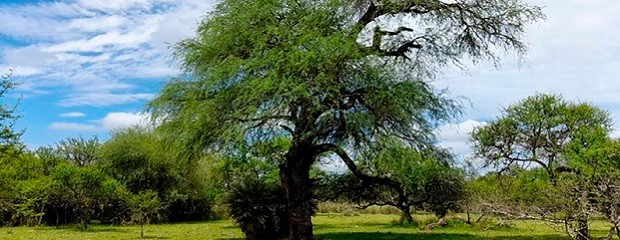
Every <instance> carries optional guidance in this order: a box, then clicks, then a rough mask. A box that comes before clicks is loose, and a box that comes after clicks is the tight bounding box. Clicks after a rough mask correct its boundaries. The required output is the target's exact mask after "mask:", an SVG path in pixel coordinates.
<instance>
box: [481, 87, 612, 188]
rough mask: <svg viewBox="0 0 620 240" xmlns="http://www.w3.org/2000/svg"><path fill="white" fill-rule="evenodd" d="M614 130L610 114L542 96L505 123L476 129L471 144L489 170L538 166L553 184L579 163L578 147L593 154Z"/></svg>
mask: <svg viewBox="0 0 620 240" xmlns="http://www.w3.org/2000/svg"><path fill="white" fill-rule="evenodd" d="M610 131H611V119H610V117H609V114H608V113H607V112H606V111H604V110H602V109H600V108H597V107H595V106H592V105H589V104H587V103H570V102H567V101H565V100H564V99H562V97H561V96H557V95H547V94H540V95H536V96H532V97H528V98H526V99H525V100H522V101H520V102H518V103H516V104H514V105H511V106H510V107H508V108H505V109H504V110H503V113H502V116H501V117H500V118H498V119H497V120H494V121H492V122H490V123H489V124H487V125H484V126H481V127H479V128H477V129H475V130H474V132H473V133H472V139H473V144H474V149H475V155H476V156H477V157H479V158H482V159H484V160H485V161H486V164H487V165H492V166H496V167H501V168H504V169H509V168H510V167H514V166H527V164H536V165H537V166H540V167H542V168H543V169H545V170H546V171H547V172H548V174H549V176H550V178H551V179H552V180H553V179H554V178H555V176H556V175H557V174H558V173H561V172H566V171H570V168H573V167H574V166H573V165H575V164H577V162H575V159H572V158H571V156H570V155H571V152H575V151H576V150H577V149H576V148H578V147H577V146H586V148H588V149H593V148H590V147H589V145H591V144H598V143H597V142H600V140H595V141H593V140H594V138H598V139H601V140H604V139H606V138H607V136H608V134H609V132H610ZM584 144H585V145H584ZM574 155H575V154H573V156H574Z"/></svg>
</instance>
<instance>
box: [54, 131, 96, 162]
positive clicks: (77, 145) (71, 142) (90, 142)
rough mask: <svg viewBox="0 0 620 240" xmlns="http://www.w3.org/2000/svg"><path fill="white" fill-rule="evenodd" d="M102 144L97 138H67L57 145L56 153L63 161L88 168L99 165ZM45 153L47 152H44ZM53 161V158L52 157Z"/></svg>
mask: <svg viewBox="0 0 620 240" xmlns="http://www.w3.org/2000/svg"><path fill="white" fill-rule="evenodd" d="M100 145H101V143H99V139H97V137H93V138H90V139H84V138H82V137H78V138H67V139H65V140H62V141H60V142H58V143H57V144H56V147H55V152H56V154H57V155H58V156H57V157H60V158H62V159H65V160H67V161H69V162H71V163H73V164H75V165H77V166H86V165H92V164H95V163H97V161H98V159H97V155H96V152H97V149H98V148H99V146H100ZM42 151H45V150H42ZM52 159H53V157H52Z"/></svg>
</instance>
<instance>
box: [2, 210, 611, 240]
mask: <svg viewBox="0 0 620 240" xmlns="http://www.w3.org/2000/svg"><path fill="white" fill-rule="evenodd" d="M415 217H416V220H417V222H418V224H413V225H407V226H404V225H399V224H397V223H396V222H397V221H398V218H399V216H398V215H394V214H355V215H349V216H345V215H344V214H336V213H327V214H325V213H322V214H318V215H317V216H316V217H314V219H313V222H314V224H315V234H316V236H317V239H323V240H326V239H333V240H344V239H350V240H353V239H355V240H358V239H369V240H387V239H416V240H424V239H448V240H449V239H454V240H457V239H459V240H469V239H491V240H500V239H503V240H519V239H534V240H535V239H541V240H543V239H550V240H554V239H558V240H559V239H569V238H568V237H566V236H565V234H564V233H562V232H561V230H560V229H559V228H558V229H556V227H553V226H551V225H548V224H546V223H544V222H539V221H517V222H513V223H510V224H506V225H504V224H501V225H497V222H491V221H493V220H489V222H488V224H476V225H467V224H465V223H463V222H462V221H459V220H455V219H454V218H459V217H455V216H453V217H452V218H453V219H452V220H449V221H448V225H447V226H446V227H442V228H437V229H434V230H431V231H425V230H423V227H422V226H423V225H424V224H425V223H427V222H432V221H434V220H435V218H434V217H433V216H430V215H416V216H415ZM605 229H606V227H605V224H604V223H603V222H594V223H593V225H592V232H593V233H594V235H595V236H603V235H605V233H606V230H605ZM145 233H146V234H145V238H146V239H190V240H199V239H243V233H242V232H241V231H240V230H239V228H238V227H237V226H236V225H235V224H234V222H233V221H232V220H218V221H209V222H197V223H179V224H162V225H148V226H146V228H145ZM139 238H140V227H139V226H105V225H93V226H91V227H90V228H89V229H88V230H80V229H79V228H78V227H77V226H76V227H72V226H66V227H60V228H55V227H14V228H1V229H0V239H37V240H51V239H54V240H56V239H67V240H73V239H81V240H82V239H85V240H99V239H102V240H103V239H139Z"/></svg>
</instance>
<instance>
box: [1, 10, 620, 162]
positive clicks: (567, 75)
mask: <svg viewBox="0 0 620 240" xmlns="http://www.w3.org/2000/svg"><path fill="white" fill-rule="evenodd" d="M526 1H528V2H530V3H532V4H536V5H539V6H544V12H545V13H546V15H547V20H546V21H544V22H541V23H538V24H534V25H532V26H531V27H530V28H529V30H528V34H527V39H526V41H527V42H528V43H529V46H530V52H529V54H528V55H527V56H526V58H525V60H526V61H525V62H524V63H520V61H519V59H518V58H517V57H515V56H513V55H508V56H505V57H504V58H503V59H504V61H503V63H502V65H501V67H500V68H498V69H496V68H494V67H493V66H492V65H490V64H480V65H476V66H471V67H470V68H469V70H468V71H462V70H458V69H446V70H445V74H444V75H442V76H439V78H438V79H437V80H435V82H434V84H435V85H436V86H437V87H438V88H442V89H443V88H448V89H449V91H450V92H451V93H452V94H453V96H459V97H465V98H467V99H468V101H469V102H471V105H470V104H467V106H468V107H467V108H466V109H465V113H464V114H463V115H462V116H461V117H460V118H459V119H457V120H455V121H454V123H453V124H449V125H446V126H443V127H441V128H440V131H439V132H440V138H441V140H442V144H443V145H445V146H447V147H450V148H452V149H453V150H454V151H455V152H456V153H458V154H460V155H461V156H466V155H467V154H468V146H467V134H468V132H469V131H471V129H472V128H473V127H474V126H478V125H480V124H483V123H484V122H485V121H488V120H489V119H493V118H494V117H495V116H497V115H498V114H499V110H500V108H501V107H502V106H507V105H508V104H510V103H511V102H514V101H516V100H519V99H522V98H524V97H527V96H529V95H532V94H536V93H559V94H563V95H564V96H565V97H566V98H567V99H569V100H574V101H582V102H590V103H593V104H596V105H598V106H600V107H603V108H606V109H608V110H609V111H610V113H611V115H612V117H613V118H614V119H616V121H615V122H616V124H615V126H616V128H620V124H618V123H619V122H618V121H620V97H616V94H617V93H620V82H618V81H616V79H618V78H620V41H618V39H620V28H619V27H618V26H620V17H618V16H620V4H618V3H617V0H548V1H543V0H526ZM213 3H214V1H209V0H183V1H177V0H58V1H51V0H48V1H44V0H32V1H27V0H22V1H19V0H0V33H1V34H2V35H0V72H6V71H8V69H11V68H14V69H15V71H14V79H15V80H17V81H19V82H21V83H22V85H21V86H20V87H19V89H18V91H15V92H13V95H12V96H21V97H22V100H21V105H20V107H19V112H20V114H21V115H22V116H23V117H22V118H21V119H20V121H19V125H20V126H21V127H26V126H27V128H26V132H25V135H24V137H23V140H24V141H25V142H26V143H27V144H28V146H29V147H31V148H35V147H38V146H42V145H48V144H53V143H54V142H57V141H59V140H61V139H63V138H65V137H68V136H75V137H77V136H83V137H91V136H94V135H97V136H99V137H100V139H106V138H107V136H108V132H109V131H110V130H111V129H114V128H118V127H123V126H128V125H133V124H143V123H144V118H143V116H142V115H141V114H140V112H141V111H142V110H143V109H144V108H143V107H144V104H145V103H146V102H147V101H148V100H149V99H151V98H152V97H153V96H154V95H155V94H157V92H158V90H159V89H161V86H162V85H163V83H165V82H166V81H167V80H168V79H170V78H171V77H173V76H175V75H177V74H178V73H179V70H178V68H177V67H176V66H177V63H175V62H174V59H172V57H171V54H172V51H171V49H170V48H169V47H170V46H171V45H173V44H174V43H175V42H177V41H178V40H180V39H184V38H187V37H190V36H192V35H193V32H194V31H195V29H196V26H197V24H198V22H199V20H200V19H201V18H202V17H203V16H204V14H205V13H206V12H207V11H209V10H210V9H211V7H212V5H213Z"/></svg>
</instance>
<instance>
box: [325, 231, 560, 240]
mask: <svg viewBox="0 0 620 240" xmlns="http://www.w3.org/2000/svg"><path fill="white" fill-rule="evenodd" d="M316 238H317V239H321V240H365V239H367V240H392V239H404V240H407V239H411V240H413V239H415V240H431V239H444V240H451V239H453V240H474V239H476V240H478V239H490V240H523V239H529V240H566V239H567V238H565V237H561V236H557V235H540V236H499V237H488V236H476V235H470V234H457V233H376V232H357V233H326V234H319V235H317V236H316Z"/></svg>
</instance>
